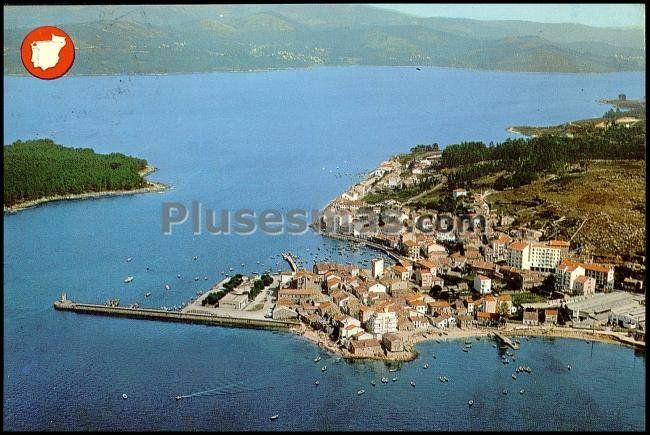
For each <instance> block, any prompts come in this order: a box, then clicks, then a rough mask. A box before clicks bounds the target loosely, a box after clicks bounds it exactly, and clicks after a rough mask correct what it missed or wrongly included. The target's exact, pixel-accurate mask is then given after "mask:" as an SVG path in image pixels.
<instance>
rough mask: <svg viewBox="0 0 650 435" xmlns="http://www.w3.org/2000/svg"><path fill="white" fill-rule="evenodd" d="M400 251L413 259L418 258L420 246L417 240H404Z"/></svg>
mask: <svg viewBox="0 0 650 435" xmlns="http://www.w3.org/2000/svg"><path fill="white" fill-rule="evenodd" d="M402 252H403V253H404V254H405V255H407V256H408V257H409V258H411V259H413V260H418V259H420V247H419V246H418V244H417V242H415V241H412V240H406V241H404V242H403V243H402Z"/></svg>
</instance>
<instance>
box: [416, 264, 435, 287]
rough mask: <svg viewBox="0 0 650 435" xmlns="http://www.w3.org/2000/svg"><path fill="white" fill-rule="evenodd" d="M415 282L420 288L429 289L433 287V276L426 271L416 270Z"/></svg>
mask: <svg viewBox="0 0 650 435" xmlns="http://www.w3.org/2000/svg"><path fill="white" fill-rule="evenodd" d="M415 282H416V283H417V285H419V286H420V287H424V288H426V289H430V288H431V287H433V275H432V274H431V272H429V271H427V270H422V269H418V270H416V271H415Z"/></svg>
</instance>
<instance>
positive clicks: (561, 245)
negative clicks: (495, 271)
mask: <svg viewBox="0 0 650 435" xmlns="http://www.w3.org/2000/svg"><path fill="white" fill-rule="evenodd" d="M568 249H569V242H564V241H562V240H550V241H548V242H527V241H519V242H515V243H513V244H511V245H510V246H509V247H508V266H511V267H516V268H518V269H524V270H535V271H540V272H552V271H553V270H554V269H555V267H556V266H557V265H558V264H559V263H560V260H561V259H562V256H563V255H566V253H567V252H568Z"/></svg>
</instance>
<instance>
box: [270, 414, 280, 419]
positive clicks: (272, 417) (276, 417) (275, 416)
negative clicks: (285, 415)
mask: <svg viewBox="0 0 650 435" xmlns="http://www.w3.org/2000/svg"><path fill="white" fill-rule="evenodd" d="M278 417H279V415H278V414H275V415H272V416H271V420H277V419H278Z"/></svg>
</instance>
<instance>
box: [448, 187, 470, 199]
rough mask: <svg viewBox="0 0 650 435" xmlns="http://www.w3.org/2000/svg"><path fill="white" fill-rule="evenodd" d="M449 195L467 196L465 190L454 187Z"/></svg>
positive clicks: (456, 196) (455, 196) (454, 196)
mask: <svg viewBox="0 0 650 435" xmlns="http://www.w3.org/2000/svg"><path fill="white" fill-rule="evenodd" d="M451 195H452V197H453V198H454V199H457V198H460V197H461V196H467V190H465V189H463V188H458V189H454V190H453V192H452V193H451Z"/></svg>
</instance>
